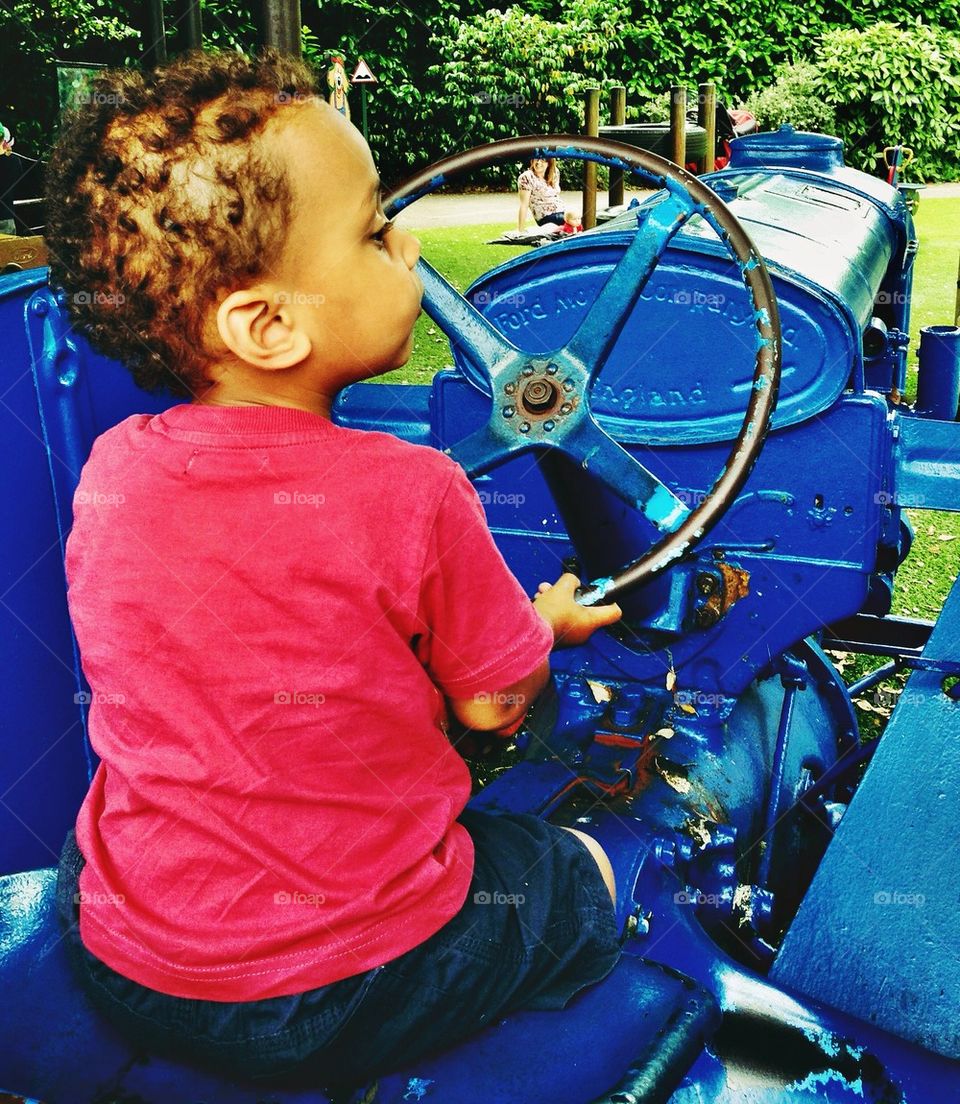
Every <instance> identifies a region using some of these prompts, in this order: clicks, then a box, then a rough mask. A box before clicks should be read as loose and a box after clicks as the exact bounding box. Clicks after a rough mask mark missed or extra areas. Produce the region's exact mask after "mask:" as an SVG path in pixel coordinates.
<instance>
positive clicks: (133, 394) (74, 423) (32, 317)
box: [0, 269, 170, 872]
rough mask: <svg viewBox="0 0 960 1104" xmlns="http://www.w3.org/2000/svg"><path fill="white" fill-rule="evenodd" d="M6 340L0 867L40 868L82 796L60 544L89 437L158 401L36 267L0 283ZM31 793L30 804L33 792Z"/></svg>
mask: <svg viewBox="0 0 960 1104" xmlns="http://www.w3.org/2000/svg"><path fill="white" fill-rule="evenodd" d="M0 326H2V328H3V333H4V340H5V359H4V381H3V382H4V387H3V404H4V414H5V418H4V433H3V436H2V441H0V484H2V486H3V490H4V492H5V501H6V502H7V503H11V504H13V507H14V508H12V509H9V510H8V511H7V512H6V513H5V519H6V520H5V523H4V531H3V535H2V540H3V549H4V554H3V557H2V558H0V573H2V579H0V619H2V621H3V623H4V625H3V631H2V632H0V670H2V672H3V676H2V678H3V682H2V686H3V690H4V694H3V696H4V700H5V702H6V703H7V706H6V708H5V710H4V714H3V721H2V722H0V723H2V726H3V729H2V732H3V735H2V739H3V758H2V768H0V793H2V795H3V796H2V797H0V872H6V871H13V870H23V869H29V868H31V867H34V866H39V865H47V864H49V863H50V862H52V861H53V860H54V859H55V858H56V855H57V853H58V852H59V848H60V845H61V844H62V842H63V838H64V836H65V835H66V832H67V829H68V828H69V827H70V826H71V824H72V823H73V820H74V819H75V816H76V811H77V809H78V807H79V804H80V801H81V800H82V798H83V795H84V793H85V792H86V788H87V784H88V782H89V771H90V766H91V760H90V756H91V752H90V749H89V746H88V745H87V741H86V738H85V729H84V724H85V712H86V705H85V699H84V692H85V691H86V689H87V688H86V684H85V683H84V682H83V680H82V676H81V675H80V673H79V669H78V664H77V656H76V651H75V648H74V641H73V634H72V630H71V627H70V622H69V618H68V615H67V605H66V593H65V579H64V574H63V561H62V549H63V542H64V541H65V539H66V534H67V533H68V532H69V529H70V525H71V524H72V510H71V502H72V498H73V492H74V490H75V488H76V483H77V479H78V478H79V473H80V468H81V466H82V464H83V462H84V460H85V459H86V456H87V453H88V452H89V449H90V445H91V444H92V442H93V439H94V437H95V436H96V435H97V434H98V433H100V432H101V431H102V430H104V429H106V428H108V427H109V426H110V425H113V424H114V422H115V421H118V420H119V419H120V418H122V417H125V416H126V415H127V414H131V413H134V412H139V411H147V412H152V411H156V410H158V409H162V408H163V407H164V406H168V405H170V400H169V398H168V399H165V400H158V399H157V398H155V397H151V396H148V395H145V394H144V393H143V392H141V391H140V390H139V389H138V388H137V387H136V386H135V385H134V384H133V382H132V380H131V379H130V376H129V374H128V373H127V372H126V371H125V370H124V369H123V368H122V367H121V366H120V365H118V364H116V363H115V362H113V361H110V360H107V359H106V358H104V357H100V356H97V355H96V354H94V353H93V352H92V351H91V350H90V348H89V346H88V345H87V343H86V342H85V341H83V340H82V339H80V338H77V337H76V336H75V335H73V334H72V333H71V328H70V325H69V322H68V320H67V318H66V315H65V313H64V311H63V309H62V306H61V305H60V304H58V303H57V302H56V300H55V299H54V298H53V296H52V295H51V293H50V291H49V290H48V289H47V287H46V270H45V269H38V270H33V271H30V272H24V273H18V274H15V275H13V276H7V277H3V278H2V279H0ZM38 795H42V797H39V798H38Z"/></svg>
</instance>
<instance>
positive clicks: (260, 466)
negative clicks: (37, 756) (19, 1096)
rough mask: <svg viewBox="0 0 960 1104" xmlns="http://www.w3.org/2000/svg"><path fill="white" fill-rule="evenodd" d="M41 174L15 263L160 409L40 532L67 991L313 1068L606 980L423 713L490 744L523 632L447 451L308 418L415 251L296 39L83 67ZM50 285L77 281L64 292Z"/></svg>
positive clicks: (399, 314)
mask: <svg viewBox="0 0 960 1104" xmlns="http://www.w3.org/2000/svg"><path fill="white" fill-rule="evenodd" d="M96 92H97V94H96V95H92V96H91V97H90V104H89V105H88V106H87V107H86V108H84V109H83V110H82V112H81V113H80V114H79V115H77V116H75V117H73V118H72V120H71V121H69V122H68V124H67V126H66V127H65V129H64V131H63V133H62V135H61V137H60V139H59V141H58V144H57V148H56V150H55V153H54V156H53V159H52V162H51V168H50V176H49V184H48V193H49V197H50V198H49V203H50V225H49V232H48V245H49V249H50V255H51V258H52V259H51V279H52V282H53V283H54V284H59V285H62V286H63V287H64V288H65V289H66V290H67V292H68V295H70V300H69V301H70V302H71V303H72V305H73V306H72V311H73V315H74V320H75V322H76V324H77V326H78V327H79V328H80V330H81V331H82V332H84V333H86V335H87V336H88V337H89V339H90V340H91V341H92V343H93V344H94V345H95V346H96V347H97V348H99V349H100V350H101V351H102V352H104V353H107V354H109V355H112V356H114V357H117V358H118V359H122V360H124V362H125V363H126V364H127V365H128V367H129V368H130V370H131V371H132V373H133V376H134V378H135V379H136V381H137V382H138V383H139V384H140V386H142V387H143V388H145V389H148V390H155V389H158V388H166V389H168V390H170V391H172V392H173V393H174V394H177V395H179V396H181V397H183V398H184V399H185V400H189V401H185V402H184V403H183V404H181V405H177V406H174V407H172V408H171V409H169V410H167V411H166V412H165V413H163V414H160V415H158V416H156V417H151V416H148V415H135V416H133V417H130V418H127V419H126V420H125V421H123V422H121V423H120V424H119V425H117V426H115V427H114V428H113V429H111V430H109V431H108V432H106V433H104V434H103V435H102V436H101V437H100V438H99V439H98V440H97V441H96V443H95V444H94V447H93V449H92V451H91V454H90V458H89V460H88V462H87V464H86V466H85V467H84V470H83V473H82V475H81V479H80V484H79V488H78V494H77V496H76V499H75V502H74V525H73V529H72V531H71V534H70V538H69V541H68V545H67V560H66V569H67V579H68V585H69V591H68V598H69V604H70V612H71V616H72V619H73V623H74V627H75V630H76V634H77V639H78V641H79V645H80V649H81V655H82V660H83V666H84V671H85V673H86V676H87V678H88V680H89V683H90V686H91V689H92V690H93V695H92V704H91V709H90V718H89V729H90V738H91V741H92V744H93V747H94V749H95V750H96V752H97V754H98V755H99V756H100V759H101V762H100V765H99V767H98V769H97V772H96V775H95V777H94V780H93V783H92V785H91V788H90V791H89V793H88V794H87V796H86V799H85V801H84V803H83V806H82V808H81V810H80V813H79V817H78V820H77V825H76V833H75V837H74V834H73V833H71V835H70V837H69V838H68V840H67V842H66V845H65V847H64V853H63V857H62V860H61V870H60V879H59V886H58V891H59V902H60V909H61V914H62V918H63V921H64V924H65V927H66V930H67V934H68V943H69V945H70V947H71V951H72V954H73V957H74V960H75V962H76V965H77V968H78V970H79V972H80V975H81V978H82V980H83V981H84V984H85V985H86V987H87V989H88V992H89V993H90V995H91V998H92V999H93V1000H94V1002H95V1003H96V1005H97V1007H98V1008H99V1009H100V1010H101V1011H102V1012H103V1013H104V1014H105V1015H106V1016H108V1017H109V1018H110V1019H111V1020H112V1021H113V1022H114V1023H115V1025H116V1026H117V1027H118V1028H119V1029H120V1030H121V1031H123V1032H125V1033H126V1034H127V1035H128V1036H129V1037H130V1038H131V1039H133V1040H134V1041H135V1042H136V1043H138V1044H140V1045H142V1046H143V1047H145V1048H147V1049H150V1050H155V1051H160V1052H164V1053H170V1054H173V1055H176V1056H179V1057H181V1058H184V1059H192V1060H197V1061H201V1062H205V1063H208V1064H211V1065H213V1066H215V1067H217V1068H219V1069H221V1070H223V1071H225V1072H227V1073H232V1074H243V1075H247V1076H252V1077H266V1078H277V1077H279V1076H280V1075H285V1074H296V1075H298V1076H301V1077H302V1076H309V1077H311V1078H314V1079H315V1080H316V1081H317V1082H318V1083H321V1084H339V1083H350V1082H356V1081H360V1080H362V1079H364V1078H365V1077H369V1076H372V1075H374V1074H376V1073H378V1072H380V1071H381V1070H384V1069H389V1068H391V1067H395V1066H396V1065H398V1064H400V1063H402V1062H404V1061H409V1060H412V1059H413V1058H415V1057H416V1056H418V1055H419V1054H422V1053H424V1052H426V1051H430V1050H434V1049H436V1048H438V1047H441V1046H444V1045H446V1044H448V1043H450V1042H451V1041H452V1040H454V1039H457V1038H460V1037H462V1036H463V1035H466V1034H469V1033H470V1032H472V1031H475V1030H477V1029H478V1028H480V1027H482V1026H483V1025H484V1024H486V1023H489V1022H490V1021H491V1020H492V1019H495V1018H496V1017H498V1016H500V1015H502V1014H503V1013H505V1012H507V1011H509V1010H511V1009H513V1008H519V1007H530V1008H560V1007H563V1005H564V1004H565V1003H566V1002H567V1000H568V999H569V998H570V996H571V995H572V994H573V993H575V992H577V991H578V990H579V989H581V988H583V987H584V986H585V985H588V984H590V983H592V982H594V981H596V980H598V979H599V978H601V977H603V976H604V975H605V974H606V973H608V972H609V970H610V969H611V968H612V966H613V964H614V962H615V961H616V959H617V956H618V953H619V948H618V941H617V931H616V924H615V920H614V912H613V906H612V902H611V894H612V892H613V882H612V872H611V870H610V867H609V863H608V861H607V859H606V856H605V855H604V854H603V852H602V850H601V849H600V847H599V845H598V844H596V843H595V842H594V841H592V840H590V839H589V838H588V837H585V836H582V834H579V833H572V832H571V831H568V830H563V829H559V828H555V827H553V826H552V825H550V824H548V823H544V822H542V821H540V820H539V819H538V818H536V817H533V816H506V815H504V816H494V815H491V814H482V813H479V812H475V811H472V810H465V805H466V802H467V798H468V796H469V791H470V780H469V774H468V771H467V769H466V766H465V764H464V762H463V760H462V758H461V757H460V755H459V754H458V753H457V751H456V750H455V748H454V747H453V746H452V745H451V743H450V740H449V738H448V731H449V727H450V725H451V724H455V725H456V726H458V727H463V728H466V729H468V730H469V729H473V730H479V731H481V732H501V733H502V732H507V731H510V730H511V729H512V728H513V727H515V725H516V724H517V723H518V721H519V720H520V719H521V718H522V716H523V714H524V712H525V711H526V708H527V706H528V705H529V703H530V702H531V701H532V700H533V699H534V698H535V697H536V695H537V694H538V693H539V692H540V690H541V689H542V688H543V686H544V685H545V683H546V681H547V679H548V677H549V661H548V658H547V657H548V653H549V651H550V649H551V648H552V647H553V646H554V645H555V644H557V643H577V642H582V641H584V640H586V639H587V638H588V637H589V635H590V633H591V632H592V631H593V630H594V629H596V628H597V627H599V626H600V625H604V624H609V623H611V622H613V621H614V620H616V619H617V618H618V617H619V616H620V610H619V608H618V607H616V606H610V607H606V608H599V609H585V608H582V607H580V606H578V605H577V604H576V603H575V602H574V600H573V592H574V589H575V587H576V585H577V580H576V579H575V578H574V577H573V576H571V575H564V576H563V577H561V579H560V580H559V581H558V582H557V583H556V584H554V585H553V586H548V585H547V584H543V585H541V588H540V592H539V593H538V595H537V597H536V599H535V601H534V602H533V603H531V602H530V601H529V599H528V598H527V597H526V596H525V595H524V594H523V592H522V590H521V588H520V586H519V584H518V583H517V581H516V579H515V578H514V577H513V575H512V574H511V573H510V572H509V570H508V569H507V567H506V565H505V563H504V561H503V559H502V557H501V556H500V553H499V552H498V550H497V548H496V546H495V545H494V543H493V541H492V538H491V536H490V533H489V530H488V529H487V527H486V524H485V520H484V515H483V511H482V507H481V506H480V504H479V500H478V498H477V495H476V494H475V492H474V491H473V488H472V487H471V485H470V483H469V482H468V480H467V479H466V477H465V476H464V474H463V473H462V471H461V470H460V469H459V468H458V467H457V466H456V465H455V464H454V463H453V462H452V461H451V460H450V459H449V458H448V457H445V456H444V455H442V454H441V453H439V452H437V451H436V450H433V449H430V448H426V447H422V446H418V445H413V444H410V443H407V442H404V441H401V440H399V439H397V438H395V437H393V436H391V435H389V434H385V433H379V432H370V431H359V430H353V429H347V428H343V427H339V426H336V425H334V424H333V422H332V421H331V420H330V411H331V404H332V402H333V400H334V397H335V395H336V393H337V392H338V391H339V390H340V389H341V388H343V387H344V386H345V385H347V384H349V383H353V382H355V381H357V380H361V379H366V378H369V377H371V376H376V375H377V374H379V373H381V372H384V371H386V370H388V369H390V368H394V367H396V366H398V365H400V364H402V363H403V362H404V361H405V360H406V359H407V358H408V356H409V354H410V349H411V341H412V330H413V325H414V322H415V320H416V318H417V315H418V314H419V311H420V299H421V294H422V285H421V282H420V280H419V278H418V276H417V274H416V271H415V266H416V263H417V260H418V257H419V244H418V242H417V241H416V239H415V238H413V237H412V236H411V235H410V234H407V233H405V232H404V231H403V230H401V229H399V228H397V227H395V226H392V225H391V224H390V223H389V222H388V221H387V220H386V218H385V216H384V214H383V211H382V208H381V204H380V186H379V180H378V178H377V175H376V171H375V169H374V166H373V161H372V159H371V156H370V152H369V149H368V148H367V146H366V143H365V142H364V141H363V139H362V138H361V137H360V134H359V132H358V131H357V130H356V129H355V128H354V127H353V126H352V125H351V124H350V123H349V122H348V121H346V120H345V119H344V118H343V117H342V116H341V115H339V113H337V112H336V111H334V110H332V109H331V108H330V107H329V105H327V104H326V103H325V102H324V101H323V99H322V98H321V97H319V96H318V95H317V94H316V90H315V86H314V83H313V77H312V75H311V73H310V71H309V70H308V69H307V68H306V67H305V66H303V65H302V64H301V63H299V62H297V61H295V60H293V59H291V58H285V57H283V56H282V55H279V54H276V53H273V52H269V51H268V52H265V53H264V55H263V56H261V57H259V58H256V59H252V58H246V57H243V56H242V55H239V54H230V53H224V54H221V55H208V54H202V53H193V54H188V55H185V56H184V57H182V58H181V59H179V60H177V61H175V62H174V63H172V64H171V65H169V66H167V67H164V68H161V69H159V70H157V71H155V72H152V73H147V74H138V73H134V72H119V73H110V74H106V75H104V76H102V77H101V78H99V82H98V84H97V86H96ZM81 292H83V293H84V294H79V293H81Z"/></svg>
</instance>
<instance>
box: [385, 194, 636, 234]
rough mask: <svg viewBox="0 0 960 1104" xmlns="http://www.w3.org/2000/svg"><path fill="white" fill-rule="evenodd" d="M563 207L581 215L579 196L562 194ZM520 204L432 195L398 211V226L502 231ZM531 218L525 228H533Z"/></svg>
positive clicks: (603, 202)
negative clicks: (483, 226)
mask: <svg viewBox="0 0 960 1104" xmlns="http://www.w3.org/2000/svg"><path fill="white" fill-rule="evenodd" d="M644 194H645V193H643V192H633V191H627V193H626V202H627V203H629V202H630V197H631V196H632V195H644ZM561 195H562V196H563V204H564V207H567V206H569V207H572V208H573V209H574V210H575V211H578V212H579V211H580V210H581V209H582V206H583V195H582V194H581V193H580V192H561ZM606 206H607V193H606V192H599V191H598V192H597V210H598V211H602V210H603V208H604V207H606ZM519 210H520V201H519V200H518V199H517V193H516V192H484V193H481V194H480V195H447V194H444V195H431V196H424V198H423V199H418V200H417V202H416V203H414V204H412V205H411V206H410V207H408V208H407V209H406V210H405V211H401V212H400V215H399V216H398V218H397V223H398V224H399V225H400V226H402V227H404V228H405V229H407V230H427V229H430V228H431V227H434V226H468V225H476V224H477V223H503V228H504V230H509V229H511V228H513V229H516V225H517V214H518V212H519ZM533 225H534V221H533V217H532V216H531V217H530V218H529V219H528V220H527V226H533Z"/></svg>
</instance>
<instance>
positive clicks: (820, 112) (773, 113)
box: [745, 61, 837, 134]
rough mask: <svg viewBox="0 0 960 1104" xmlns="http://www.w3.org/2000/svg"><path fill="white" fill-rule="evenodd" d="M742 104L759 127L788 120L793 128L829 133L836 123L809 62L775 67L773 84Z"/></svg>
mask: <svg viewBox="0 0 960 1104" xmlns="http://www.w3.org/2000/svg"><path fill="white" fill-rule="evenodd" d="M745 106H746V107H747V109H748V110H749V111H752V112H753V114H754V115H756V117H757V123H758V125H759V126H760V127H761V129H763V130H776V129H777V128H778V127H781V126H782V125H783V124H784V123H789V124H790V125H791V126H793V127H796V129H797V130H813V131H817V132H819V133H821V134H833V133H834V131H835V130H836V126H837V120H836V115H835V113H834V109H833V106H832V104H829V103H827V102H826V101H825V100H824V98H823V92H822V89H821V86H820V72H819V70H818V69H817V67H816V65H814V64H813V63H812V62H810V61H798V62H796V64H789V65H781V66H779V68H778V69H777V73H776V79H775V80H774V82H773V84H771V85H770V86H769V87H767V88H764V89H763V91H762V92H758V93H757V95H755V96H752V97H751V98H750V99H749V100H748V101H747V103H746V105H745Z"/></svg>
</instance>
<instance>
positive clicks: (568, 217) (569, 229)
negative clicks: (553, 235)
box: [560, 211, 583, 234]
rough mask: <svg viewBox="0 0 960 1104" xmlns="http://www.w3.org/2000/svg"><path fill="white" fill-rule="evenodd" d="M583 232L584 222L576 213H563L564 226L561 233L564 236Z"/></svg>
mask: <svg viewBox="0 0 960 1104" xmlns="http://www.w3.org/2000/svg"><path fill="white" fill-rule="evenodd" d="M581 230H583V220H582V219H581V218H580V216H579V215H578V214H577V212H576V211H564V212H563V226H562V227H561V228H560V232H561V233H563V234H579V233H580V232H581Z"/></svg>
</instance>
